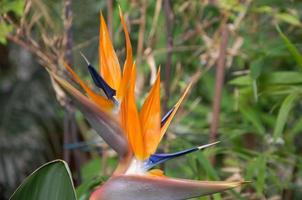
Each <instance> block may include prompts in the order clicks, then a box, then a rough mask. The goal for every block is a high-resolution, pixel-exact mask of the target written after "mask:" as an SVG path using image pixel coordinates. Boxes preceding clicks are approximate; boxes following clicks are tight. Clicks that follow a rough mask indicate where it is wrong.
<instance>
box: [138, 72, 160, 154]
mask: <svg viewBox="0 0 302 200" xmlns="http://www.w3.org/2000/svg"><path fill="white" fill-rule="evenodd" d="M140 121H141V125H142V132H143V134H144V143H145V148H146V151H147V153H148V155H151V154H153V153H154V152H155V150H156V148H157V146H158V144H159V142H160V138H161V135H160V69H159V70H158V73H157V78H156V81H155V83H154V84H153V87H152V89H151V91H150V93H149V95H148V97H147V99H146V100H145V103H144V105H143V107H142V110H141V113H140Z"/></svg>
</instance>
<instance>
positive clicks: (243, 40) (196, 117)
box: [0, 0, 302, 199]
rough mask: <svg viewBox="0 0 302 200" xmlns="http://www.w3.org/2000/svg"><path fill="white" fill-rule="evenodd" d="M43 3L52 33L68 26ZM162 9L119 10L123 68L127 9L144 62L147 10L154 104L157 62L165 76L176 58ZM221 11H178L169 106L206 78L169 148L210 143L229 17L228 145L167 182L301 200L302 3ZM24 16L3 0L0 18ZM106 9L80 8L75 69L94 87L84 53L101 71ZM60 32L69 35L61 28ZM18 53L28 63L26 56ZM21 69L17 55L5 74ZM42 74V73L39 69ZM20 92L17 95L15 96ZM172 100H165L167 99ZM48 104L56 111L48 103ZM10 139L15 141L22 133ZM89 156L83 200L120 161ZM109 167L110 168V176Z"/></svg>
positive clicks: (171, 170)
mask: <svg viewBox="0 0 302 200" xmlns="http://www.w3.org/2000/svg"><path fill="white" fill-rule="evenodd" d="M39 2H42V3H43V5H44V6H46V7H47V8H49V10H51V13H53V15H54V19H53V21H52V23H54V24H59V23H61V22H59V17H58V16H60V13H61V8H62V2H61V1H51V2H50V1H46V0H45V1H42V0H41V1H39ZM156 2H157V1H150V2H148V1H138V0H132V1H130V0H129V1H119V2H116V1H113V10H112V13H113V15H112V27H113V28H112V30H113V31H112V40H113V41H114V46H115V48H116V49H117V54H118V56H119V58H120V61H122V60H123V57H124V36H123V33H122V32H121V31H122V30H121V27H120V20H119V16H118V8H117V5H118V4H120V6H121V7H122V9H123V11H124V12H125V15H126V16H127V20H128V22H129V27H130V34H131V40H132V45H133V47H134V48H133V49H134V53H135V54H137V49H136V47H137V45H138V43H139V42H140V41H139V37H140V31H141V24H140V20H141V16H142V13H141V9H143V8H142V7H143V5H144V3H147V5H146V16H145V18H144V19H145V30H144V34H143V46H144V50H146V49H151V52H152V54H151V55H150V54H147V53H146V51H145V52H141V58H137V57H136V59H138V60H139V66H138V69H139V84H140V90H141V91H142V92H140V94H145V91H147V89H148V88H149V83H150V77H152V73H151V70H150V69H152V66H151V65H150V63H149V62H148V59H153V60H154V61H155V63H156V66H158V65H161V66H162V67H163V68H164V67H165V62H166V56H167V53H168V50H167V48H166V41H167V34H166V25H165V16H164V10H163V8H160V10H159V14H158V16H157V18H156V9H157V4H156ZM217 2H219V3H217V4H216V5H211V4H208V2H207V1H198V0H190V1H181V0H175V1H172V5H173V12H174V20H173V23H174V28H173V40H174V47H173V59H172V69H171V72H170V73H171V77H172V79H171V83H170V84H171V85H170V93H171V97H170V99H169V102H168V105H169V106H172V105H173V104H174V103H175V102H176V100H177V98H178V97H179V94H180V91H181V90H182V89H183V88H184V87H185V85H186V82H187V81H188V80H189V79H190V78H191V76H192V75H194V74H196V73H197V72H199V71H202V72H203V73H202V75H201V77H200V78H199V80H198V82H197V83H196V85H194V87H193V89H192V91H191V94H190V96H189V97H188V98H187V100H186V102H185V104H184V106H183V109H182V110H181V111H180V113H179V114H178V115H177V118H176V119H175V121H174V122H175V123H173V125H172V126H171V127H170V129H169V133H168V138H167V140H166V141H164V142H163V145H165V144H167V143H168V147H169V151H171V152H172V151H176V150H182V149H184V148H189V147H192V146H195V145H200V144H204V143H207V142H208V138H209V127H210V123H211V118H212V102H213V96H214V91H215V65H213V64H212V65H211V60H212V59H214V58H215V59H216V57H215V55H216V54H217V51H218V45H217V44H218V43H219V34H218V33H219V27H220V24H221V21H222V20H221V19H222V18H223V17H226V18H227V23H228V24H230V25H232V26H231V28H232V27H233V28H234V27H235V28H234V29H233V30H232V29H231V30H232V31H231V36H230V41H229V46H228V47H229V48H228V61H227V63H228V64H227V68H226V74H225V84H224V88H223V94H222V99H221V115H220V124H219V138H218V140H220V141H221V143H220V144H219V145H218V146H217V147H215V148H213V149H210V150H207V151H205V152H198V153H194V154H192V155H188V156H186V157H185V158H181V159H177V160H175V161H173V162H168V163H167V165H166V173H167V175H169V176H173V177H185V178H192V179H199V180H200V179H209V180H226V179H229V180H236V179H244V180H249V181H252V182H251V183H250V184H248V185H247V186H245V187H244V188H242V190H240V191H239V190H234V191H232V192H227V193H224V194H221V195H215V196H214V199H224V198H225V199H274V198H276V199H300V197H301V196H302V190H301V188H302V185H301V181H302V159H301V154H302V151H301V149H302V133H301V132H302V118H301V114H302V110H301V108H302V105H301V103H300V102H301V95H302V92H301V91H302V90H301V89H302V72H301V69H302V68H301V67H302V48H301V42H302V37H301V35H302V24H301V19H302V14H301V13H302V2H300V1H298V0H292V1H284V0H253V1H248V0H246V1H239V0H221V1H217ZM2 5H5V6H2ZM22 7H23V3H22V1H10V0H4V1H3V0H2V1H1V2H0V13H3V12H8V11H9V12H14V13H15V15H16V18H18V16H21V15H22V9H21V8H22ZM100 9H101V10H102V12H103V14H104V16H107V14H108V12H109V10H108V8H107V5H106V1H99V0H88V1H85V3H83V1H81V0H75V1H73V13H74V20H73V35H74V62H75V64H74V66H75V67H74V68H75V69H76V71H78V72H80V74H81V76H82V77H86V80H87V81H90V80H89V77H88V73H87V72H86V71H85V70H86V69H85V63H84V61H83V59H82V58H81V57H80V56H79V51H82V52H84V54H85V55H86V56H87V57H88V59H89V60H90V61H91V63H92V64H94V65H95V66H97V63H98V53H97V49H98V28H99V27H98V26H99V10H100ZM241 16H242V18H241ZM156 19H157V21H155V20H156ZM237 23H238V27H236V26H237ZM57 26H58V29H59V28H60V25H57ZM11 31H13V29H12V27H11V25H9V24H8V23H7V22H4V21H0V41H1V42H2V43H5V41H6V40H5V37H4V35H6V34H7V33H10V32H11ZM237 43H238V45H239V48H237V49H236V48H235V45H234V44H237ZM7 45H8V46H6V48H8V49H9V51H10V55H11V54H13V53H14V52H16V49H18V48H17V47H16V46H15V45H13V44H12V43H8V44H7ZM16 53H17V54H20V51H17V52H16ZM13 63H14V56H12V55H11V56H10V65H9V66H1V70H2V69H3V68H4V67H7V68H12V69H11V73H12V74H14V73H17V72H16V71H15V70H13V66H14V64H13ZM121 64H122V63H121ZM19 65H20V66H21V64H19ZM20 66H19V68H20ZM2 67H3V68H2ZM34 67H36V68H38V66H37V64H36V63H35V64H34ZM162 71H163V74H162V79H163V80H165V76H166V74H165V73H164V70H162ZM1 73H2V72H1ZM37 76H39V77H40V79H39V80H38V83H36V82H34V81H35V79H34V78H32V79H30V80H29V82H30V81H32V82H34V83H35V84H40V83H43V82H45V80H46V78H45V74H44V75H43V73H39V74H38V75H37ZM41 77H43V78H41ZM10 79H17V80H18V79H19V78H18V77H17V78H15V77H13V78H12V77H10ZM4 80H7V77H6V76H1V80H0V81H1V82H3V81H4ZM15 84H17V82H16V83H15ZM44 84H45V83H44ZM10 90H11V91H12V90H14V89H13V87H12V88H10ZM45 90H46V92H49V91H51V88H50V87H47V88H46V89H45ZM32 94H33V95H34V93H32ZM162 96H165V93H164V91H163V92H162ZM1 98H2V99H0V100H2V101H1V102H4V103H3V104H2V105H3V107H5V106H7V105H8V104H9V102H6V101H3V99H5V98H6V97H5V96H4V95H2V96H1ZM24 98H25V97H24ZM143 98H144V96H142V95H140V96H139V98H138V101H139V102H141V101H142V100H143ZM52 100H54V98H52ZM19 101H23V99H19ZM44 103H48V100H45V102H44ZM43 105H44V104H43ZM51 108H53V109H57V110H56V112H55V114H54V115H51V116H54V117H57V119H61V117H62V116H61V115H62V113H61V112H60V111H58V108H57V107H56V105H51ZM27 112H29V111H27ZM16 115H18V114H16ZM23 118H26V117H23ZM20 121H22V120H20ZM77 121H78V124H79V126H80V127H84V128H83V129H81V130H85V131H82V135H83V138H91V135H93V134H94V132H93V131H92V130H90V129H87V128H86V126H87V124H86V121H85V120H84V119H83V117H82V115H81V114H78V115H77ZM30 123H33V122H30ZM49 123H50V122H49ZM20 124H22V123H21V122H19V121H17V122H16V123H14V126H21V125H20ZM61 126H62V125H61ZM61 128H62V127H61ZM6 130H9V129H7V128H6ZM87 130H88V131H87ZM6 132H7V133H8V134H13V132H12V131H6ZM46 132H47V130H46ZM0 137H2V135H1V136H0ZM0 151H1V150H0ZM108 152H109V153H108ZM108 154H109V156H108ZM89 155H90V157H91V160H90V161H89V163H87V164H86V165H84V166H82V175H83V185H81V186H80V187H79V188H78V190H77V194H78V196H79V197H81V198H80V199H86V198H87V192H88V191H89V190H90V189H91V186H95V185H97V183H99V182H101V181H102V180H105V179H106V178H107V177H108V174H110V172H111V171H112V169H113V168H114V166H115V163H116V157H115V156H112V155H111V152H110V151H107V154H106V153H103V154H102V155H103V157H102V159H103V158H104V155H106V156H108V157H109V158H105V159H104V160H100V156H99V154H98V153H97V152H96V151H93V150H91V151H90V152H89ZM213 155H216V164H215V165H214V166H213V165H212V164H211V162H210V158H211V157H212V156H213ZM3 162H4V161H3ZM104 163H107V164H106V166H104ZM183 163H186V164H183ZM200 199H209V197H203V198H200Z"/></svg>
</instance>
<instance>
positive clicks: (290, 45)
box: [276, 26, 302, 68]
mask: <svg viewBox="0 0 302 200" xmlns="http://www.w3.org/2000/svg"><path fill="white" fill-rule="evenodd" d="M276 29H277V31H278V32H279V34H280V36H281V38H282V39H283V42H284V43H285V45H286V47H287V49H288V50H289V52H290V53H291V55H292V56H293V59H295V61H296V63H297V64H298V65H299V67H300V68H302V55H301V54H300V52H299V51H298V49H297V47H296V46H295V45H294V44H293V43H292V42H291V41H290V40H289V39H288V37H286V35H285V34H284V33H283V32H282V31H281V29H280V28H279V26H276Z"/></svg>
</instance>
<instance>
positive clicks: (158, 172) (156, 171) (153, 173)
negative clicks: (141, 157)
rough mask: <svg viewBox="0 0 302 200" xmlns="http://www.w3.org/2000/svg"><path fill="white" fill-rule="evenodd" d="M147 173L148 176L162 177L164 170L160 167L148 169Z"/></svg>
mask: <svg viewBox="0 0 302 200" xmlns="http://www.w3.org/2000/svg"><path fill="white" fill-rule="evenodd" d="M148 175H150V176H161V177H164V176H165V175H164V172H163V171H162V170H160V169H152V170H150V171H148Z"/></svg>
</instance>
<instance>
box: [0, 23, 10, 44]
mask: <svg viewBox="0 0 302 200" xmlns="http://www.w3.org/2000/svg"><path fill="white" fill-rule="evenodd" d="M12 30H13V27H12V26H11V25H8V24H6V23H4V22H0V44H6V37H7V35H8V34H9V33H10V32H11V31H12Z"/></svg>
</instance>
